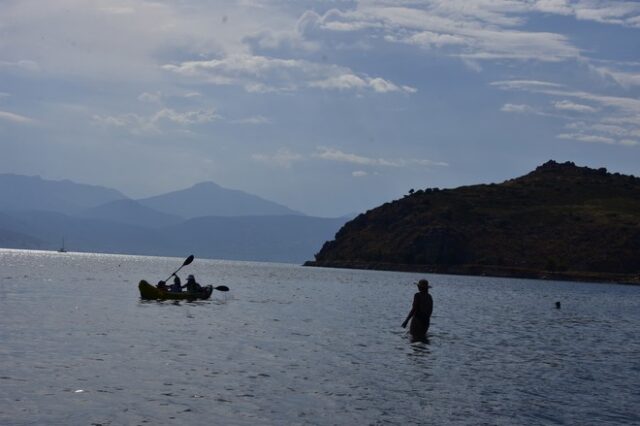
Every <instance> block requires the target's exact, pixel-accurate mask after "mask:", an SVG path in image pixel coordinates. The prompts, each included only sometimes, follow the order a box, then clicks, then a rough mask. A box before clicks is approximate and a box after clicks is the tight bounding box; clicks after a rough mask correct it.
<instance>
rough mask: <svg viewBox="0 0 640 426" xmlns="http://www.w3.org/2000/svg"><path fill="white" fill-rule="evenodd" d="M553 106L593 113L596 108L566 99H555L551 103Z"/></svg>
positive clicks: (565, 109)
mask: <svg viewBox="0 0 640 426" xmlns="http://www.w3.org/2000/svg"><path fill="white" fill-rule="evenodd" d="M553 106H554V108H556V109H558V110H561V111H573V112H581V113H594V112H597V111H598V110H597V109H596V108H594V107H591V106H589V105H583V104H577V103H574V102H571V101H568V100H563V101H557V102H554V103H553Z"/></svg>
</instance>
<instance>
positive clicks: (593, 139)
mask: <svg viewBox="0 0 640 426" xmlns="http://www.w3.org/2000/svg"><path fill="white" fill-rule="evenodd" d="M556 137H557V138H559V139H571V140H576V141H580V142H589V143H604V144H608V145H613V144H615V143H616V141H615V139H612V138H607V137H604V136H597V135H586V134H583V133H562V134H559V135H557V136H556Z"/></svg>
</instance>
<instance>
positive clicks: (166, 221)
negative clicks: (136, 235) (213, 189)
mask: <svg viewBox="0 0 640 426" xmlns="http://www.w3.org/2000/svg"><path fill="white" fill-rule="evenodd" d="M81 216H82V217H86V218H92V219H100V220H106V221H111V222H118V223H125V224H128V225H139V226H144V227H161V226H167V225H175V224H177V223H180V222H182V221H184V218H182V217H180V216H176V215H172V214H167V213H161V212H159V211H156V210H154V209H152V208H149V207H146V206H143V205H142V204H140V203H139V202H137V201H134V200H130V199H124V200H116V201H111V202H109V203H106V204H102V205H100V206H98V207H93V208H91V209H87V210H85V211H83V212H82V213H81Z"/></svg>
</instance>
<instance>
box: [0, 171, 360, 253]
mask: <svg viewBox="0 0 640 426" xmlns="http://www.w3.org/2000/svg"><path fill="white" fill-rule="evenodd" d="M347 220H348V219H347V218H344V217H343V218H335V219H327V218H317V217H310V216H305V215H303V214H302V213H300V212H296V211H294V210H291V209H289V208H288V207H286V206H283V205H280V204H277V203H274V202H272V201H269V200H265V199H263V198H260V197H258V196H255V195H252V194H248V193H245V192H242V191H238V190H230V189H226V188H222V187H221V186H219V185H217V184H215V183H213V182H203V183H200V184H197V185H194V186H192V187H191V188H187V189H184V190H181V191H174V192H170V193H167V194H163V195H158V196H155V197H150V198H145V199H141V200H133V199H129V198H127V197H126V196H124V195H123V194H122V193H120V192H118V191H116V190H113V189H110V188H105V187H100V186H92V185H84V184H78V183H74V182H71V181H68V180H64V181H51V180H45V179H42V178H40V177H31V176H21V175H14V174H0V247H5V248H26V249H44V250H53V249H58V248H59V247H60V245H61V243H62V239H63V238H64V239H65V241H66V248H67V249H68V250H70V251H87V252H106V253H125V254H149V255H167V256H184V255H185V254H191V253H193V254H194V255H196V256H198V257H205V258H219V259H236V260H259V261H275V262H291V263H301V262H303V261H304V260H306V259H308V258H309V257H310V256H313V254H314V253H315V251H316V250H317V249H318V248H319V247H320V246H321V245H322V243H323V242H324V241H326V240H328V239H331V238H332V237H333V235H334V234H335V232H336V231H337V230H338V229H339V228H340V226H342V225H343V224H344V223H345V222H346V221H347Z"/></svg>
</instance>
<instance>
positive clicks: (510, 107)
mask: <svg viewBox="0 0 640 426" xmlns="http://www.w3.org/2000/svg"><path fill="white" fill-rule="evenodd" d="M500 111H502V112H511V113H516V114H535V113H537V111H536V110H535V108H533V107H532V106H529V105H524V104H518V105H516V104H504V105H503V106H502V108H500Z"/></svg>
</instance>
